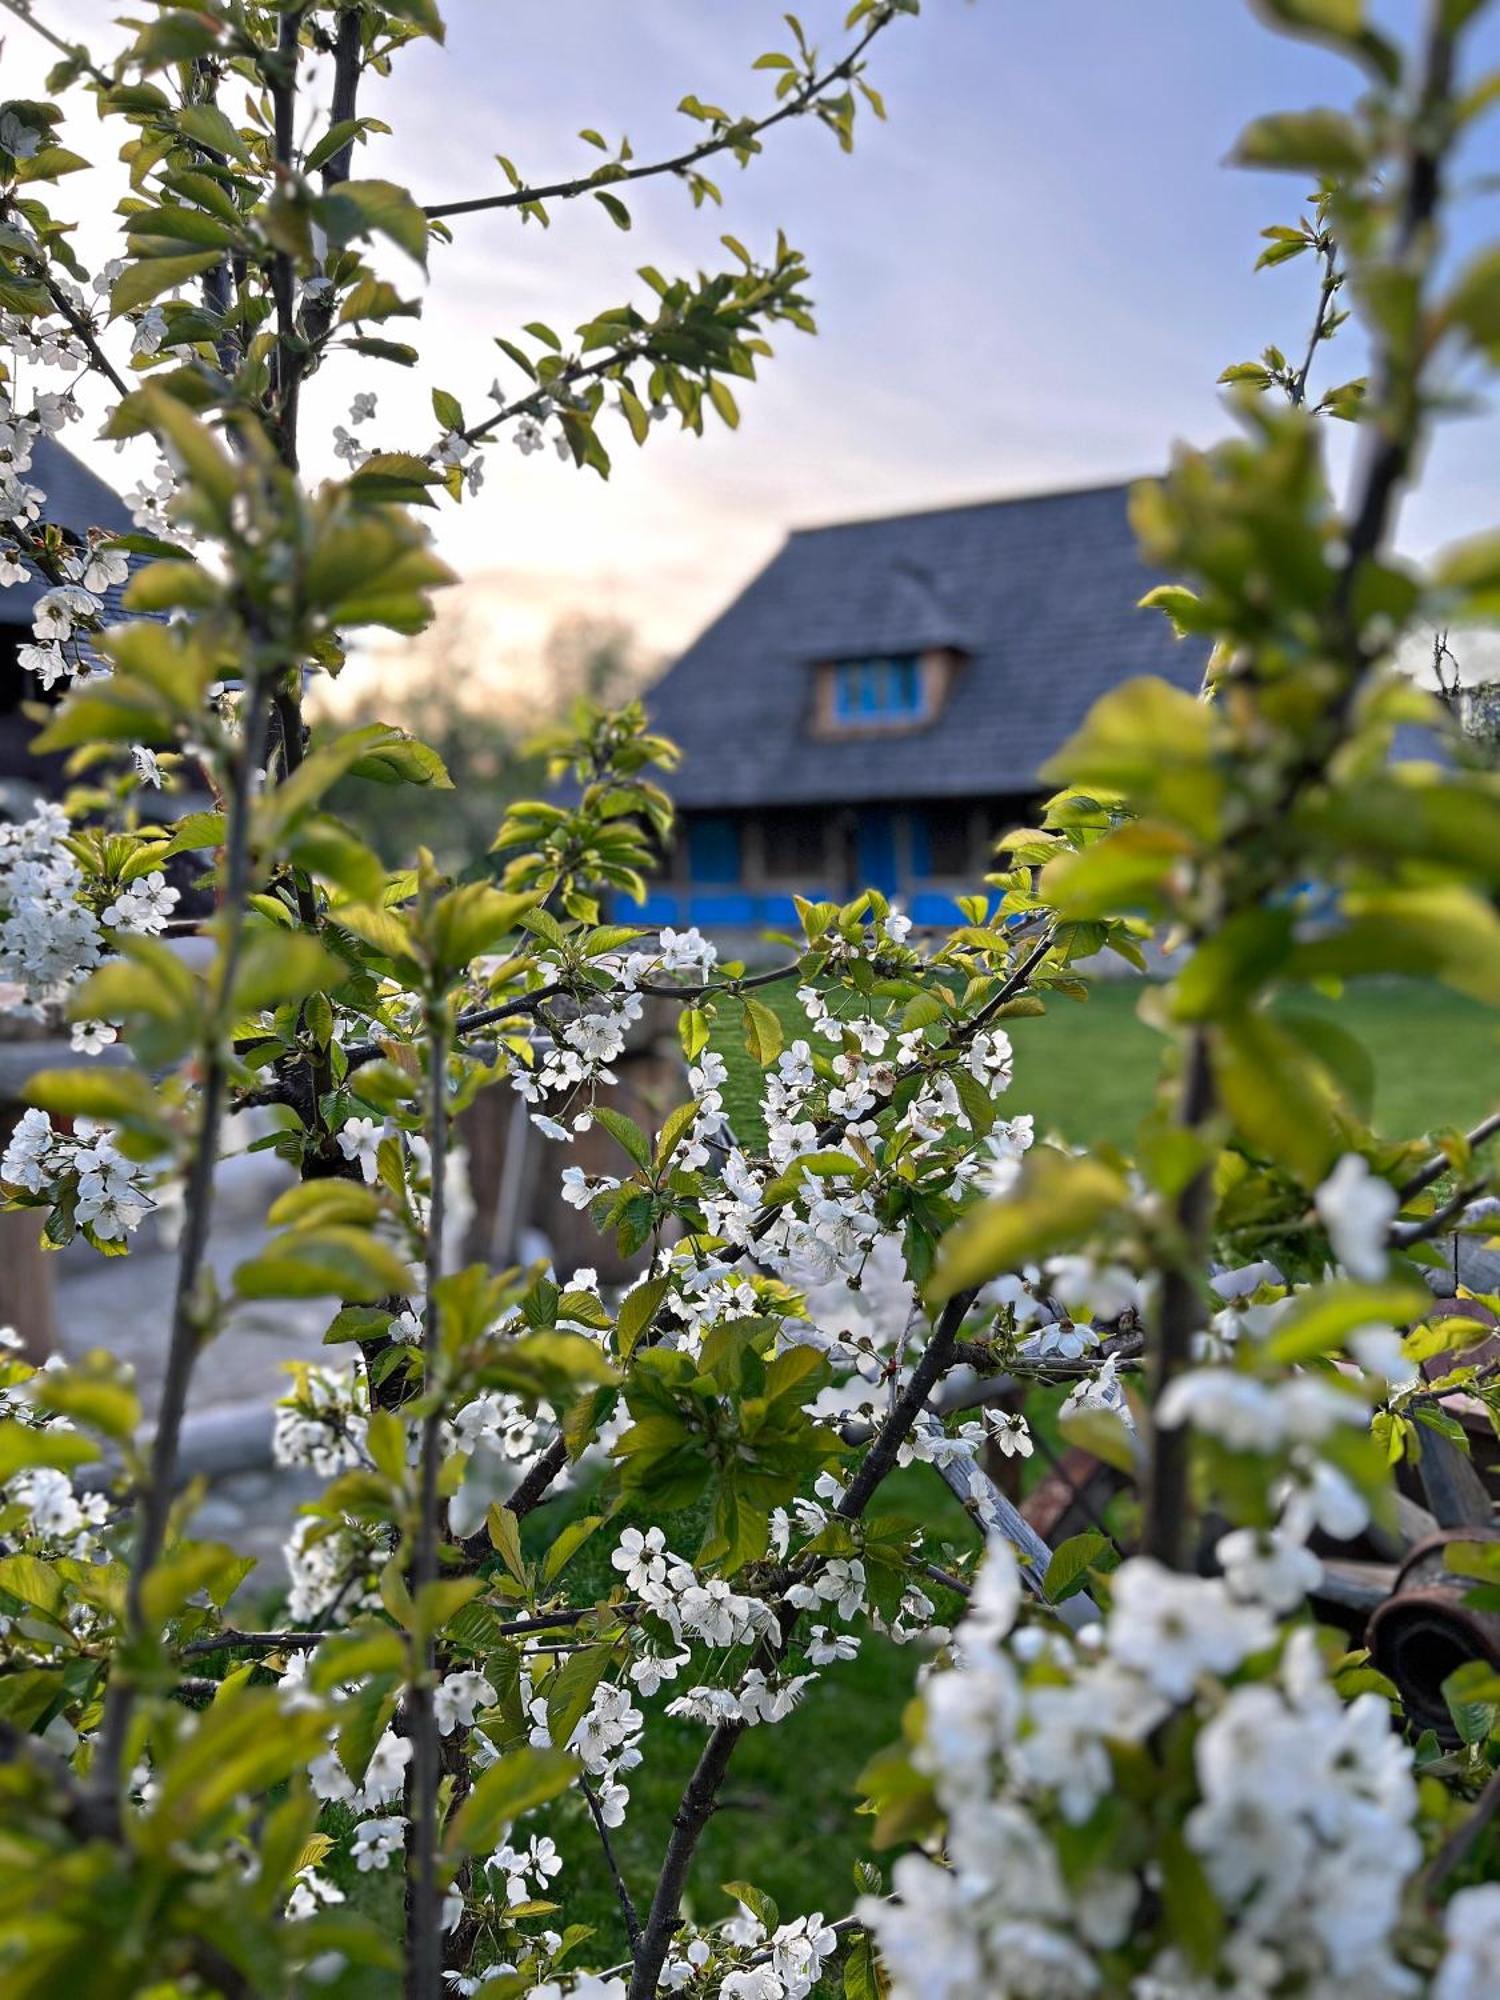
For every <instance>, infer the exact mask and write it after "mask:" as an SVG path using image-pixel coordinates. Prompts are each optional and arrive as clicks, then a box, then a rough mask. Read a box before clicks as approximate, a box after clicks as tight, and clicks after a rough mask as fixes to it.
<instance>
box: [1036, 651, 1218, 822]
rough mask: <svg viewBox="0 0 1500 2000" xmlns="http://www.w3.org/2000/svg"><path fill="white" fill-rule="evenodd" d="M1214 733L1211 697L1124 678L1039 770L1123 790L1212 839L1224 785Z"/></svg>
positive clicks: (1146, 808)
mask: <svg viewBox="0 0 1500 2000" xmlns="http://www.w3.org/2000/svg"><path fill="white" fill-rule="evenodd" d="M1213 736H1214V722H1213V712H1212V710H1211V709H1210V708H1209V707H1208V706H1207V705H1206V704H1205V703H1203V702H1201V701H1198V700H1195V699H1194V697H1193V696H1192V695H1190V694H1185V693H1184V692H1183V691H1182V689H1181V688H1175V687H1173V686H1172V685H1171V684H1170V683H1169V682H1167V681H1162V680H1156V679H1152V678H1149V677H1147V678H1142V679H1139V680H1131V681H1125V682H1123V683H1122V684H1121V685H1120V686H1119V687H1116V688H1111V690H1110V691H1109V693H1108V694H1105V695H1101V696H1100V698H1099V700H1098V701H1096V702H1095V703H1094V705H1093V707H1092V708H1091V709H1090V710H1089V712H1088V715H1087V716H1086V718H1085V719H1084V723H1083V726H1082V728H1081V729H1079V730H1078V731H1077V732H1076V733H1075V734H1074V735H1073V736H1071V737H1069V739H1068V741H1067V742H1066V743H1065V744H1064V745H1063V747H1062V748H1061V750H1059V751H1058V752H1057V753H1056V754H1055V755H1054V756H1052V757H1050V758H1049V759H1048V760H1047V762H1046V764H1045V765H1044V766H1043V767H1042V773H1041V775H1042V777H1043V778H1045V779H1046V780H1048V781H1049V782H1050V783H1053V784H1061V785H1081V786H1084V787H1102V788H1104V789H1105V790H1108V791H1111V792H1119V793H1121V794H1122V795H1123V797H1124V798H1125V799H1126V800H1127V801H1128V802H1129V803H1130V804H1131V805H1132V806H1134V807H1135V809H1136V810H1137V811H1138V812H1143V813H1151V814H1153V815H1156V816H1159V817H1161V818H1162V819H1165V820H1168V821H1169V822H1171V823H1172V824H1174V825H1177V826H1181V827H1183V828H1185V829H1186V830H1187V831H1188V832H1189V833H1192V834H1196V835H1197V836H1199V837H1200V838H1204V839H1211V838H1214V837H1216V835H1217V833H1218V827H1219V808H1220V802H1221V800H1222V797H1223V789H1224V781H1223V778H1222V776H1221V774H1220V772H1219V771H1218V769H1217V768H1216V766H1215V765H1214V762H1213Z"/></svg>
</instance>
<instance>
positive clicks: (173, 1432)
mask: <svg viewBox="0 0 1500 2000" xmlns="http://www.w3.org/2000/svg"><path fill="white" fill-rule="evenodd" d="M261 682H262V675H261V672H260V671H259V670H258V669H257V668H252V670H251V673H250V675H249V676H248V685H247V687H246V691H245V711H244V722H243V726H242V732H241V736H240V741H239V743H238V745H237V746H236V750H235V755H234V760H233V763H232V766H231V774H230V786H229V801H228V815H227V824H226V827H225V846H224V909H223V923H224V941H223V946H222V951H221V956H220V960H219V964H218V967H217V975H218V976H217V985H216V988H215V991H214V995H213V1000H212V1003H211V1007H210V1010H209V1018H208V1025H207V1033H206V1036H205V1043H204V1048H203V1076H202V1085H201V1094H200V1099H199V1110H198V1129H197V1132H196V1133H195V1135H194V1139H193V1152H192V1161H191V1165H190V1167H189V1170H188V1183H187V1191H186V1196H185V1202H184V1216H185V1221H184V1224H183V1232H182V1247H181V1250H180V1252H179V1257H178V1265H177V1284H176V1291H175V1295H174V1299H173V1305H172V1323H171V1331H170V1333H169V1335H168V1342H167V1361H166V1370H165V1373H164V1376H163V1380H162V1393H161V1403H160V1406H159V1409H158V1411H157V1418H156V1431H155V1435H154V1437H153V1439H152V1444H151V1463H150V1468H149V1471H148V1474H147V1477H146V1481H145V1484H144V1486H143V1488H142V1491H141V1499H140V1519H139V1527H138V1530H137V1534H136V1543H135V1549H134V1552H133V1554H132V1557H131V1564H130V1575H129V1579H128V1581H127V1584H126V1593H125V1626H126V1631H127V1633H128V1634H129V1639H130V1643H129V1644H128V1645H127V1647H126V1648H125V1649H124V1653H123V1655H122V1659H128V1658H129V1657H130V1655H131V1653H132V1652H134V1651H137V1650H138V1649H139V1648H140V1646H141V1645H142V1644H143V1643H144V1642H145V1641H146V1639H147V1637H148V1635H147V1632H146V1620H145V1610H144V1605H143V1602H142V1594H143V1590H144V1586H145V1581H146V1578H147V1576H148V1575H149V1574H150V1572H151V1570H152V1568H153V1567H154V1565H155V1563H156V1561H157V1559H158V1557H159V1556H160V1554H161V1552H162V1548H163V1545H164V1543H165V1541H166V1532H167V1520H168V1516H169V1514H170V1512H171V1506H172V1496H173V1493H174V1492H175V1490H176V1486H177V1454H178V1445H179V1440H180V1437H181V1431H182V1420H183V1416H184V1413H185V1411H186V1409H187V1396H188V1387H189V1384H190V1383H191V1381H192V1375H193V1364H194V1363H195V1361H196V1360H197V1357H198V1347H199V1344H200V1342H201V1340H202V1338H203V1334H204V1332H205V1329H206V1326H207V1323H208V1319H209V1314H210V1309H211V1294H210V1293H208V1292H206V1290H205V1273H206V1267H207V1253H208V1236H209V1230H210V1227H211V1225H212V1221H213V1209H214V1181H215V1176H216V1173H217V1170H218V1163H219V1138H220V1133H221V1131H222V1128H223V1122H224V1112H225V1103H226V1099H227V1096H228V1081H229V1067H230V1062H231V1059H232V1058H231V1052H230V1048H229V1035H230V1030H231V1028H232V1026H233V1022H234V989H235V984H236V980H237V977H238V973H239V964H240V955H241V951H242V948H243V944H244V936H245V908H246V903H247V899H248V897H249V893H250V868H251V862H250V820H251V812H252V807H253V803H254V795H255V784H256V778H257V774H258V772H259V770H260V767H261V764H262V762H263V761H264V757H265V741H266V734H267V729H268V726H269V706H270V705H269V702H268V701H267V699H266V696H265V693H264V691H263V688H262V685H261ZM134 1701H135V1690H134V1686H133V1684H132V1682H131V1680H130V1679H129V1677H128V1673H127V1671H126V1670H125V1669H124V1668H123V1666H122V1665H121V1663H120V1662H119V1661H117V1662H116V1668H115V1672H114V1674H113V1676H112V1677H111V1680H110V1684H109V1691H108V1693H107V1695H106V1697H105V1703H104V1717H103V1721H102V1724H101V1727H100V1743H99V1748H98V1751H97V1753H96V1756H95V1761H94V1774H95V1780H96V1784H97V1788H98V1790H99V1791H100V1793H101V1795H102V1794H105V1793H107V1794H108V1796H109V1797H110V1798H111V1800H112V1801H113V1804H114V1807H115V1809H116V1810H117V1811H118V1807H119V1801H120V1794H121V1792H122V1791H123V1788H124V1782H125V1768H124V1767H125V1759H126V1753H127V1747H128V1735H129V1723H130V1716H131V1711H132V1709H133V1707H134Z"/></svg>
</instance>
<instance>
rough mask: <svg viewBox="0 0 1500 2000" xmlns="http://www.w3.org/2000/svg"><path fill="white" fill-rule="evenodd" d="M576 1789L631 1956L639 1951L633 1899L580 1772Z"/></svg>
mask: <svg viewBox="0 0 1500 2000" xmlns="http://www.w3.org/2000/svg"><path fill="white" fill-rule="evenodd" d="M578 1789H579V1790H580V1791H581V1792H582V1793H583V1796H584V1797H585V1799H587V1801H588V1808H589V1812H590V1813H591V1814H592V1816H593V1821H594V1830H595V1832H596V1833H597V1834H598V1836H599V1845H600V1846H601V1847H602V1848H603V1849H604V1859H605V1862H606V1864H607V1866H608V1868H609V1873H610V1879H611V1881H612V1882H613V1883H614V1885H615V1896H616V1898H617V1899H618V1901H619V1905H620V1915H621V1916H622V1917H623V1918H624V1919H625V1935H626V1936H627V1937H628V1938H629V1939H630V1949H631V1953H632V1955H633V1954H634V1953H635V1952H637V1951H638V1950H639V1949H640V1943H641V1920H640V1918H639V1916H638V1915H637V1914H636V1907H635V1899H634V1897H633V1896H632V1895H631V1893H630V1887H629V1884H628V1883H627V1882H626V1880H625V1877H624V1875H623V1874H622V1873H621V1872H620V1863H619V1859H618V1857H617V1856H616V1854H615V1845H614V1842H613V1841H612V1840H611V1839H610V1837H609V1828H608V1827H607V1826H606V1825H605V1824H604V1812H603V1809H602V1807H601V1806H600V1804H599V1800H598V1797H597V1795H596V1793H595V1791H594V1788H593V1786H592V1785H591V1784H590V1783H589V1781H588V1779H587V1778H586V1777H585V1776H584V1775H583V1773H582V1772H580V1773H579V1775H578Z"/></svg>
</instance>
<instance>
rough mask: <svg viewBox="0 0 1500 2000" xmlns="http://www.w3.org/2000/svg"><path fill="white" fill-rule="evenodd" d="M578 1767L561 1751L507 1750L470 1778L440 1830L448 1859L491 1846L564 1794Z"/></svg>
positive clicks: (529, 1747) (477, 1852) (526, 1748)
mask: <svg viewBox="0 0 1500 2000" xmlns="http://www.w3.org/2000/svg"><path fill="white" fill-rule="evenodd" d="M575 1657H582V1656H578V1655H575ZM577 1770H578V1765H577V1763H576V1762H575V1761H574V1759H573V1758H572V1757H570V1756H568V1754H567V1753H566V1751H563V1750H552V1749H535V1748H533V1747H532V1746H531V1745H529V1744H528V1745H526V1746H524V1747H523V1748H522V1749H519V1750H512V1751H510V1752H509V1753H508V1754H507V1755H506V1756H504V1757H502V1758H500V1759H499V1761H498V1762H497V1763H494V1764H491V1765H490V1767H489V1769H488V1770H487V1771H481V1772H480V1774H479V1776H478V1777H477V1778H476V1779H475V1780H474V1784H473V1788H472V1789H471V1790H470V1792H469V1794H468V1796H467V1797H466V1798H465V1799H464V1801H463V1804H462V1805H461V1806H460V1807H459V1809H458V1811H457V1812H456V1813H455V1814H454V1815H453V1817H452V1819H450V1820H449V1822H448V1825H447V1827H446V1828H445V1829H444V1833H443V1853H444V1856H445V1857H447V1858H450V1859H452V1858H456V1857H457V1856H459V1855H462V1854H480V1853H484V1852H485V1851H487V1850H489V1849H491V1848H493V1847H494V1846H495V1845H496V1844H497V1842H498V1841H499V1838H500V1832H501V1829H502V1828H503V1827H505V1826H508V1825H509V1824H510V1822H511V1821H512V1820H517V1819H519V1818H520V1817H521V1815H522V1813H526V1812H530V1811H531V1810H532V1809H533V1807H535V1806H541V1805H545V1804H546V1803H547V1801H548V1799H555V1798H556V1797H557V1795H558V1794H559V1792H565V1791H566V1790H567V1788H568V1786H569V1785H570V1784H572V1782H573V1779H574V1776H575V1775H576V1773H577Z"/></svg>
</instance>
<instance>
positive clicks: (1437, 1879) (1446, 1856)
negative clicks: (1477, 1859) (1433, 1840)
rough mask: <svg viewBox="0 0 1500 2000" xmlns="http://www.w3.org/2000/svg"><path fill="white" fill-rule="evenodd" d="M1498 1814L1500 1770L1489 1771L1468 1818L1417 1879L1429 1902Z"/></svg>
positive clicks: (1466, 1857)
mask: <svg viewBox="0 0 1500 2000" xmlns="http://www.w3.org/2000/svg"><path fill="white" fill-rule="evenodd" d="M1497 1813H1500V1771H1491V1773H1490V1775H1489V1779H1488V1782H1487V1783H1486V1785H1485V1787H1484V1790H1483V1791H1482V1792H1481V1793H1480V1794H1479V1797H1478V1798H1477V1799H1476V1800H1475V1801H1474V1805H1473V1808H1472V1810H1471V1811H1470V1812H1469V1814H1468V1816H1467V1818H1465V1819H1463V1820H1461V1821H1460V1823H1459V1824H1458V1825H1457V1826H1456V1827H1455V1828H1454V1830H1453V1831H1452V1833H1450V1834H1449V1836H1448V1838H1447V1839H1446V1840H1445V1841H1444V1842H1443V1844H1442V1846H1441V1847H1440V1848H1439V1849H1438V1851H1437V1853H1436V1854H1434V1855H1433V1857H1432V1859H1431V1860H1430V1861H1429V1862H1428V1864H1427V1866H1426V1867H1425V1868H1424V1869H1423V1870H1422V1873H1421V1875H1420V1877H1419V1878H1418V1880H1419V1882H1420V1885H1421V1888H1422V1891H1423V1893H1424V1895H1425V1897H1426V1899H1427V1901H1428V1902H1429V1903H1430V1902H1432V1901H1434V1900H1435V1899H1436V1895H1437V1891H1438V1890H1439V1889H1440V1888H1441V1887H1442V1885H1443V1883H1444V1882H1446V1881H1447V1879H1448V1877H1449V1876H1450V1875H1452V1874H1453V1873H1454V1872H1455V1871H1456V1870H1457V1869H1459V1868H1461V1867H1462V1866H1463V1864H1464V1862H1465V1861H1466V1860H1467V1859H1468V1857H1469V1854H1470V1852H1471V1850H1472V1849H1473V1848H1474V1846H1475V1845H1476V1844H1477V1842H1478V1840H1479V1838H1480V1835H1481V1834H1483V1833H1484V1831H1485V1829H1486V1828H1487V1827H1488V1826H1489V1824H1490V1822H1491V1821H1492V1820H1493V1819H1494V1818H1495V1816H1496V1814H1497Z"/></svg>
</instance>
